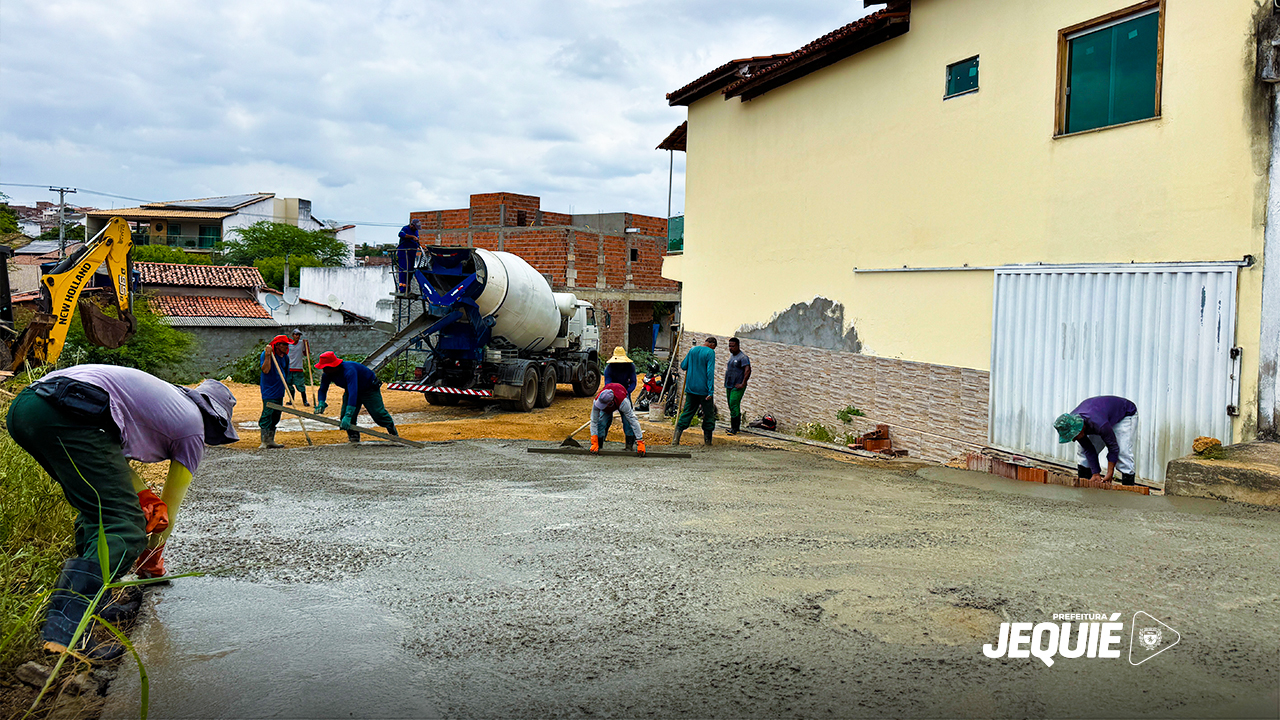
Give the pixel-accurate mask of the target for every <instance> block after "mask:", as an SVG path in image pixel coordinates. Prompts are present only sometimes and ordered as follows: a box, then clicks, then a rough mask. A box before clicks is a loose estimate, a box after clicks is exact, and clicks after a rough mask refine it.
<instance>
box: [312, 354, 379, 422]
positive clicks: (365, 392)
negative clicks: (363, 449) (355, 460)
mask: <svg viewBox="0 0 1280 720" xmlns="http://www.w3.org/2000/svg"><path fill="white" fill-rule="evenodd" d="M316 368H317V369H319V370H322V371H323V375H321V376H320V390H319V391H318V392H316V413H317V414H320V415H323V414H324V409H325V408H326V407H328V405H327V404H326V403H325V398H326V397H328V395H329V384H330V383H333V384H334V385H337V386H338V387H340V388H342V390H343V392H342V413H341V418H342V425H341V427H342V429H343V430H346V431H347V442H350V443H358V442H360V433H358V432H356V431H355V430H354V428H355V426H356V416H357V415H359V414H360V407H361V406H362V405H363V406H364V408H365V409H366V410H368V411H369V417H371V418H373V421H374V422H375V423H377V424H379V425H381V426H382V427H384V428H386V429H387V432H389V433H391V434H392V435H397V436H398V435H399V434H400V433H398V432H396V421H395V420H394V419H392V417H391V413H389V412H387V406H386V405H384V404H383V402H382V389H381V388H382V382H381V381H380V380H378V376H377V375H374V374H373V371H372V370H370V369H369V368H367V367H365V366H364V365H362V364H360V363H358V362H351V361H350V360H343V359H342V358H340V357H338V356H337V355H334V354H333V352H332V351H330V352H326V353H323V354H322V355H320V359H319V360H318V361H317V362H316Z"/></svg>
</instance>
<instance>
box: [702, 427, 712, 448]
mask: <svg viewBox="0 0 1280 720" xmlns="http://www.w3.org/2000/svg"><path fill="white" fill-rule="evenodd" d="M702 444H703V445H710V444H711V431H710V430H708V429H706V428H703V429H702Z"/></svg>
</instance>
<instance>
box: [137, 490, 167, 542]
mask: <svg viewBox="0 0 1280 720" xmlns="http://www.w3.org/2000/svg"><path fill="white" fill-rule="evenodd" d="M138 503H139V504H140V505H142V516H143V517H145V518H146V519H147V534H148V535H150V534H151V533H158V532H164V531H165V530H166V529H168V527H169V506H168V505H165V504H164V501H163V500H161V499H160V498H158V497H156V494H155V493H153V492H151V488H146V489H144V490H142V491H141V492H139V493H138Z"/></svg>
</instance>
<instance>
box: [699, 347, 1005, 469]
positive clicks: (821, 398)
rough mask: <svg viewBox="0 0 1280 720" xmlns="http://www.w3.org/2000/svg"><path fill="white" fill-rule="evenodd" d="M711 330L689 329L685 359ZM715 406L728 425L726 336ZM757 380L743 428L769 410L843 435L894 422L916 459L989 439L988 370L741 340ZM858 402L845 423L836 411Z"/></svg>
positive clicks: (901, 443)
mask: <svg viewBox="0 0 1280 720" xmlns="http://www.w3.org/2000/svg"><path fill="white" fill-rule="evenodd" d="M706 337H707V333H701V332H696V331H686V332H685V339H684V340H683V341H682V342H681V357H683V354H684V352H687V351H688V349H689V348H690V347H692V345H693V340H695V339H696V340H697V341H699V342H701V341H702V340H704V339H705V338H706ZM716 339H717V340H718V341H719V347H718V348H716V364H717V369H716V373H717V381H716V405H717V407H718V408H719V409H720V417H721V420H722V422H721V423H718V424H717V427H718V428H719V427H721V426H727V424H728V418H729V411H728V406H727V404H726V402H725V392H724V389H723V388H724V366H725V362H726V361H727V360H728V358H729V349H728V337H725V336H716ZM742 350H743V352H745V353H746V354H747V355H748V356H749V357H750V358H751V367H752V371H751V372H752V375H751V381H750V382H749V383H748V386H747V393H746V395H745V396H744V397H743V401H742V413H743V416H744V421H743V424H744V425H745V424H746V423H747V422H752V421H755V420H758V419H760V416H762V415H764V414H765V413H770V414H772V415H773V416H774V417H775V418H777V420H778V425H779V430H780V431H781V432H785V433H791V432H794V430H795V428H796V426H798V425H800V424H802V423H806V422H814V421H816V422H821V423H822V424H823V425H826V426H827V427H830V428H832V429H833V430H835V431H837V432H845V431H850V432H855V433H858V434H862V433H865V432H868V431H870V430H873V429H874V427H875V425H876V424H877V423H888V424H890V425H892V427H891V428H890V437H891V438H892V439H893V447H894V448H895V449H905V450H907V451H908V452H909V453H910V457H914V458H921V459H924V460H932V461H937V462H946V461H948V460H951V459H953V458H956V457H959V456H961V455H964V454H965V453H967V452H972V451H977V450H980V449H981V448H982V447H984V446H985V445H986V442H987V401H988V394H989V391H990V373H988V372H986V371H983V370H973V369H969V368H958V367H949V366H945V365H930V364H928V363H918V362H909V361H905V360H895V359H892V358H881V357H874V356H871V355H862V354H858V353H849V352H840V351H836V350H827V349H823V348H814V347H806V346H801V345H785V344H782V343H774V342H765V341H763V340H743V341H742ZM849 405H853V406H854V407H857V408H858V409H860V410H862V411H863V412H865V413H866V417H858V418H854V422H853V423H851V424H849V425H845V424H844V423H842V422H840V420H839V419H838V418H836V415H835V413H836V411H838V410H841V409H843V408H845V407H846V406H849Z"/></svg>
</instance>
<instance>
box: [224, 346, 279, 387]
mask: <svg viewBox="0 0 1280 720" xmlns="http://www.w3.org/2000/svg"><path fill="white" fill-rule="evenodd" d="M266 348H267V341H266V340H261V341H259V342H258V344H256V345H254V346H253V349H252V350H250V351H249V352H247V353H245V354H244V355H241V356H240V357H238V358H236V359H235V360H232V361H231V362H229V363H227V364H226V365H223V366H222V367H220V368H218V377H220V378H224V377H230V378H231V379H232V380H234V381H235V382H238V383H245V384H247V385H257V384H258V379H259V378H260V377H261V376H262V361H261V360H259V359H258V358H259V356H261V355H262V351H263V350H265V349H266Z"/></svg>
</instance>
